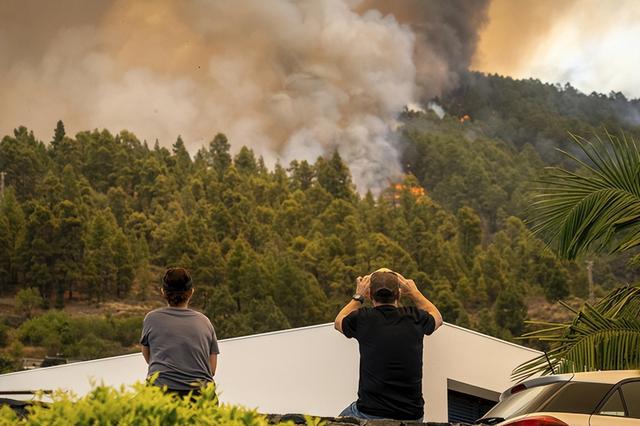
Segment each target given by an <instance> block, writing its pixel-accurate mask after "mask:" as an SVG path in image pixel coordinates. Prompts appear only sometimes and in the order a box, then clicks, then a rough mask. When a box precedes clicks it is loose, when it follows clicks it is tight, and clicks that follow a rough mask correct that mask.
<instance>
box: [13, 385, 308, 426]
mask: <svg viewBox="0 0 640 426" xmlns="http://www.w3.org/2000/svg"><path fill="white" fill-rule="evenodd" d="M52 399H53V402H52V403H51V404H47V405H33V406H31V407H29V408H28V414H27V416H26V417H25V418H18V416H17V415H16V414H15V413H14V412H13V411H12V410H10V409H8V408H7V407H3V408H2V409H0V426H8V425H33V426H38V425H52V424H55V425H69V426H72V425H78V426H79V425H116V424H117V425H174V424H198V425H225V426H227V425H228V426H266V425H267V424H268V423H267V419H266V418H265V417H264V416H262V415H260V414H258V413H257V412H256V411H254V410H248V409H245V408H241V407H236V406H231V405H226V404H223V405H220V406H219V405H218V399H217V397H216V393H215V389H214V386H213V385H211V386H208V387H207V388H205V389H204V390H203V392H202V395H200V396H195V397H193V398H189V397H184V398H179V397H176V396H172V395H167V394H165V393H163V392H162V390H161V389H160V388H158V387H155V386H148V385H146V384H144V383H137V384H135V385H133V386H132V387H130V388H125V387H124V386H123V387H121V388H119V389H115V388H112V387H107V386H97V387H95V388H94V389H93V390H92V391H91V392H90V393H89V394H87V395H86V396H84V397H82V398H74V397H73V396H72V395H71V394H69V393H64V392H58V393H55V394H54V395H53V397H52ZM280 424H282V425H291V426H292V423H280ZM309 424H314V425H315V424H318V423H317V421H314V420H312V419H309Z"/></svg>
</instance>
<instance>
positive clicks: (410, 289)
mask: <svg viewBox="0 0 640 426" xmlns="http://www.w3.org/2000/svg"><path fill="white" fill-rule="evenodd" d="M396 275H397V276H398V283H399V284H400V294H406V295H407V296H411V294H413V293H415V292H416V291H419V290H418V286H417V285H416V283H415V281H413V280H412V279H407V278H405V277H403V276H402V275H400V274H399V273H397V272H396Z"/></svg>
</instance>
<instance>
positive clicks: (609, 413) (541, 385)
mask: <svg viewBox="0 0 640 426" xmlns="http://www.w3.org/2000/svg"><path fill="white" fill-rule="evenodd" d="M477 423H478V424H483V425H500V426H507V425H508V426H618V425H620V426H627V425H629V426H630V425H636V426H639V425H640V370H624V371H597V372H589V373H575V374H560V375H555V376H545V377H539V378H535V379H529V380H526V381H524V382H522V383H519V384H517V385H515V386H513V387H511V388H509V389H507V390H506V391H504V392H503V393H502V395H500V402H498V404H497V405H495V406H494V407H493V408H492V409H491V410H489V412H488V413H487V414H485V415H484V417H483V418H481V419H480V420H478V421H477Z"/></svg>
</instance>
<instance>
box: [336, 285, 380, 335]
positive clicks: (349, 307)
mask: <svg viewBox="0 0 640 426" xmlns="http://www.w3.org/2000/svg"><path fill="white" fill-rule="evenodd" d="M370 279H371V275H367V276H365V277H364V278H363V277H358V278H357V279H356V294H360V295H362V296H364V297H366V298H369V282H370ZM361 306H362V304H361V303H360V302H358V301H356V300H353V299H351V300H350V301H349V303H347V304H346V305H345V306H344V308H342V309H341V310H340V312H338V316H336V320H335V321H334V322H333V326H334V327H335V328H336V330H338V331H339V332H340V333H342V334H344V332H343V331H342V320H343V319H345V317H346V316H347V315H349V314H350V313H351V312H353V311H357V310H358V309H360V307H361Z"/></svg>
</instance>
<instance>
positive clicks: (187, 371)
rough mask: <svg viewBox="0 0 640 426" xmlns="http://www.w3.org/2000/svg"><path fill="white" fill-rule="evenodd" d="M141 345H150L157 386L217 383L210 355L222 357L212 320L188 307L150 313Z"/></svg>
mask: <svg viewBox="0 0 640 426" xmlns="http://www.w3.org/2000/svg"><path fill="white" fill-rule="evenodd" d="M140 343H141V344H142V345H144V346H149V352H150V359H149V372H148V374H147V376H148V377H149V376H151V375H152V374H154V373H158V372H159V373H160V374H159V375H158V378H157V379H156V381H155V382H154V384H156V385H159V386H167V387H168V388H169V389H175V390H188V389H193V388H194V387H200V386H202V385H205V384H207V383H209V382H213V374H212V372H211V365H210V363H209V355H210V354H218V353H220V351H219V350H218V341H217V339H216V332H215V331H214V329H213V325H211V321H209V318H207V317H206V316H204V315H203V314H201V313H200V312H196V311H194V310H191V309H188V308H172V307H165V308H160V309H156V310H154V311H151V312H149V313H148V314H147V316H146V317H145V318H144V322H143V324H142V337H141V338H140Z"/></svg>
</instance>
